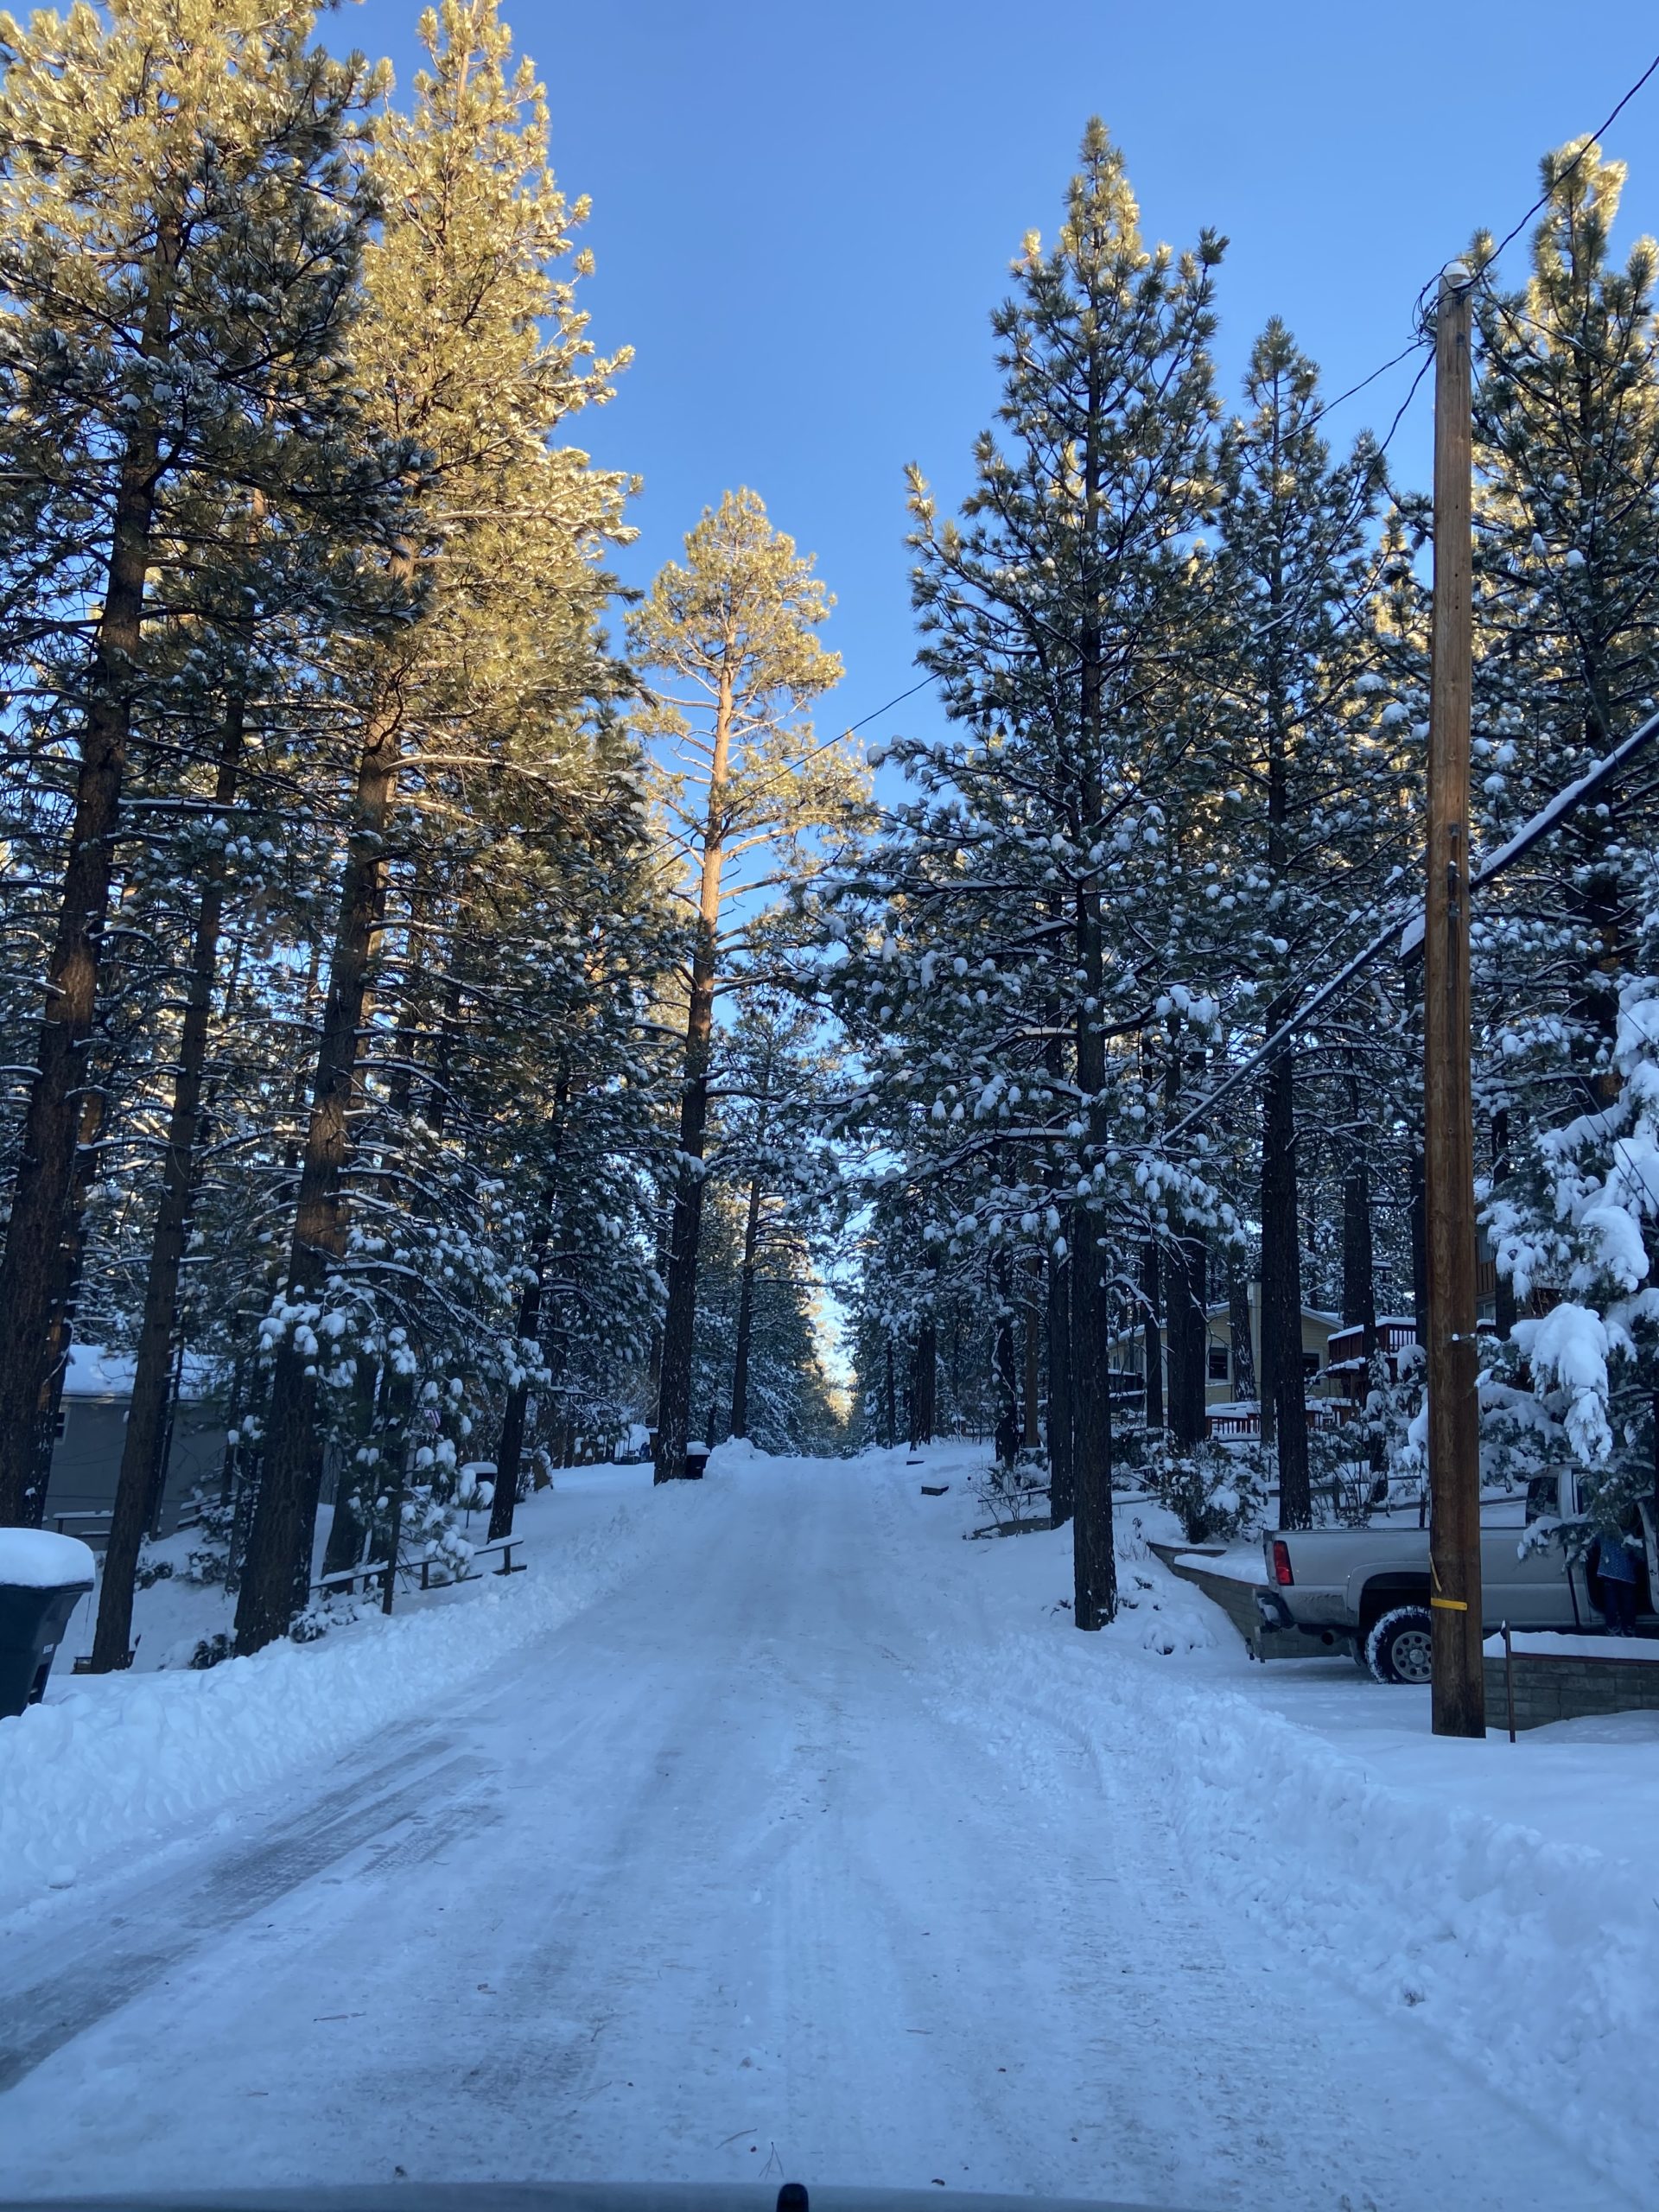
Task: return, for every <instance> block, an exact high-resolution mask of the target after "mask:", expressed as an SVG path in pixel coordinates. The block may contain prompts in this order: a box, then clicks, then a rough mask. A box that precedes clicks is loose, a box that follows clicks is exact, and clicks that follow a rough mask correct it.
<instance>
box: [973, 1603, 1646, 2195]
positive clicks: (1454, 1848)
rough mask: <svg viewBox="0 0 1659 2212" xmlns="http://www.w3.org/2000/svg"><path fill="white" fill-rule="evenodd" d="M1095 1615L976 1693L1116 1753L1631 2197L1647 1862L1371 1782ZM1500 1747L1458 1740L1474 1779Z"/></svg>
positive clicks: (1338, 1973)
mask: <svg viewBox="0 0 1659 2212" xmlns="http://www.w3.org/2000/svg"><path fill="white" fill-rule="evenodd" d="M1108 1634H1109V1638H1110V1639H1111V1640H1110V1641H1109V1642H1107V1643H1105V1646H1104V1648H1103V1649H1102V1648H1100V1647H1096V1650H1094V1651H1077V1650H1074V1649H1069V1648H1068V1647H1067V1646H1066V1645H1065V1644H1064V1643H1058V1640H1057V1639H1056V1638H1055V1637H1043V1638H1039V1637H1023V1638H1020V1639H1019V1640H1018V1642H1016V1643H1011V1644H1009V1645H1006V1646H1003V1647H1002V1648H1001V1649H1000V1650H999V1651H998V1652H997V1653H996V1654H995V1656H994V1657H993V1658H992V1659H990V1660H989V1661H988V1662H982V1663H987V1664H988V1667H989V1669H990V1673H989V1675H988V1677H987V1679H985V1680H982V1681H976V1683H975V1685H974V1688H973V1691H972V1696H973V1703H974V1709H976V1710H978V1711H983V1710H985V1709H986V1707H987V1705H988V1702H989V1701H990V1700H991V1699H992V1697H993V1696H996V1697H998V1698H1000V1700H1001V1701H1002V1702H1003V1703H1004V1704H1005V1706H1006V1705H1007V1704H1018V1705H1027V1706H1028V1707H1032V1708H1034V1709H1035V1710H1036V1711H1037V1712H1038V1713H1040V1714H1041V1715H1042V1717H1043V1718H1044V1719H1046V1720H1047V1721H1048V1722H1050V1723H1052V1725H1054V1726H1058V1727H1060V1728H1062V1729H1065V1730H1066V1731H1067V1732H1071V1733H1072V1734H1073V1735H1081V1736H1082V1738H1084V1741H1085V1743H1086V1744H1087V1745H1088V1747H1089V1749H1090V1752H1091V1754H1092V1755H1093V1758H1094V1760H1095V1763H1096V1770H1097V1772H1098V1773H1099V1776H1100V1781H1101V1787H1102V1789H1103V1790H1105V1791H1111V1790H1113V1789H1116V1788H1117V1787H1118V1786H1119V1784H1118V1783H1117V1782H1116V1779H1115V1777H1118V1776H1121V1775H1122V1772H1123V1770H1124V1768H1125V1766H1126V1764H1128V1765H1132V1766H1133V1768H1134V1769H1135V1770H1137V1772H1138V1776H1139V1777H1140V1778H1141V1780H1142V1781H1143V1782H1145V1783H1150V1785H1151V1787H1152V1788H1153V1789H1154V1792H1155V1794H1157V1795H1158V1796H1159V1797H1160V1799H1161V1800H1162V1802H1166V1803H1167V1805H1168V1806H1169V1808H1170V1810H1171V1813H1172V1815H1173V1821H1174V1823H1175V1826H1176V1829H1177V1832H1178V1834H1179V1837H1180V1839H1181V1842H1182V1845H1183V1847H1184V1849H1185V1853H1186V1854H1187V1856H1188V1859H1189V1863H1190V1866H1191V1869H1192V1878H1193V1880H1194V1883H1195V1885H1201V1887H1202V1889H1203V1890H1204V1891H1205V1893H1206V1894H1208V1895H1210V1896H1218V1897H1222V1898H1223V1899H1224V1900H1226V1901H1228V1902H1230V1904H1233V1905H1234V1906H1235V1907H1236V1908H1237V1909H1238V1910H1241V1911H1243V1913H1245V1914H1246V1915H1247V1916H1249V1917H1250V1918H1252V1919H1254V1920H1255V1921H1257V1922H1259V1923H1263V1924H1265V1925H1266V1926H1267V1927H1268V1929H1270V1930H1271V1931H1272V1933H1273V1935H1274V1939H1275V1940H1276V1941H1277V1942H1281V1943H1282V1944H1283V1945H1285V1946H1287V1948H1294V1949H1295V1950H1296V1951H1297V1952H1299V1953H1300V1954H1301V1955H1305V1956H1306V1957H1308V1958H1310V1959H1312V1960H1313V1961H1314V1962H1315V1963H1316V1964H1317V1965H1322V1966H1323V1967H1325V1968H1326V1969H1327V1970H1328V1971H1329V1973H1330V1974H1331V1975H1332V1978H1333V1979H1334V1980H1337V1981H1338V1982H1339V1983H1342V1984H1344V1985H1345V1986H1348V1987H1350V1988H1351V1989H1352V1990H1354V1991H1355V1992H1356V1993H1357V1994H1358V1995H1359V1996H1360V1997H1361V1998H1362V1999H1365V2000H1367V2001H1369V2002H1370V2003H1372V2004H1375V2005H1381V2006H1389V2007H1392V2006H1397V2005H1403V2006H1408V2007H1411V2008H1413V2009H1414V2011H1416V2010H1420V2011H1421V2019H1422V2022H1423V2024H1424V2025H1425V2026H1427V2028H1429V2029H1430V2030H1431V2031H1432V2032H1433V2033H1434V2034H1435V2035H1437V2036H1439V2037H1441V2038H1443V2039H1444V2041H1445V2043H1446V2044H1447V2045H1449V2046H1450V2047H1451V2048H1452V2050H1455V2051H1456V2052H1458V2054H1459V2056H1462V2057H1463V2058H1464V2059H1465V2060H1466V2061H1467V2062H1468V2063H1470V2064H1471V2065H1472V2066H1474V2067H1475V2068H1477V2069H1478V2070H1479V2071H1480V2072H1481V2073H1482V2074H1484V2075H1485V2076H1487V2077H1488V2078H1489V2079H1490V2080H1491V2081H1492V2082H1494V2083H1495V2084H1496V2085H1497V2087H1498V2088H1500V2089H1502V2090H1503V2093H1504V2094H1508V2095H1510V2096H1514V2097H1516V2098H1517V2099H1519V2100H1520V2101H1522V2102H1523V2103H1525V2104H1527V2105H1529V2106H1532V2107H1535V2108H1536V2109H1539V2110H1548V2111H1549V2112H1551V2113H1552V2115H1553V2117H1554V2120H1555V2122H1556V2124H1558V2125H1559V2126H1560V2127H1561V2129H1562V2131H1563V2132H1564V2133H1566V2134H1567V2136H1568V2137H1569V2139H1573V2140H1575V2141H1578V2142H1580V2143H1584V2144H1586V2145H1593V2155H1594V2156H1595V2157H1596V2158H1598V2160H1599V2162H1600V2163H1602V2164H1605V2167H1606V2168H1607V2170H1608V2171H1609V2172H1610V2174H1611V2176H1612V2177H1614V2178H1615V2179H1617V2180H1618V2181H1620V2182H1622V2183H1624V2185H1625V2186H1626V2187H1627V2188H1629V2189H1630V2190H1631V2191H1632V2192H1633V2195H1634V2197H1635V2199H1636V2200H1637V2201H1638V2202H1646V2201H1648V2197H1649V2192H1650V2190H1651V2188H1652V2181H1653V2173H1654V2169H1655V2164H1656V2160H1659V2116H1656V2113H1655V2109H1654V2105H1653V2101H1652V2082H1651V2073H1652V2063H1651V2061H1652V2050H1653V2046H1654V2037H1655V2031H1656V2026H1659V1913H1656V1911H1655V1910H1654V1905H1653V1898H1652V1883H1651V1881H1650V1880H1644V1879H1643V1878H1642V1876H1641V1874H1640V1872H1639V1869H1638V1868H1637V1867H1635V1866H1624V1865H1623V1864H1621V1863H1620V1862H1618V1861H1617V1860H1614V1859H1609V1858H1606V1857H1605V1856H1603V1855H1602V1854H1601V1853H1599V1852H1595V1851H1592V1850H1588V1849H1584V1848H1576V1847H1572V1846H1569V1845H1566V1844H1560V1843H1552V1842H1549V1841H1548V1840H1545V1839H1544V1838H1543V1837H1542V1836H1541V1835H1539V1834H1537V1833H1536V1832H1535V1830H1533V1829H1530V1828H1527V1827H1520V1826H1516V1825H1512V1824H1510V1823H1508V1822H1504V1821H1497V1820H1493V1819H1491V1818H1489V1817H1487V1816H1485V1815H1482V1814H1480V1813H1478V1812H1472V1811H1466V1810H1463V1809H1459V1808H1452V1807H1448V1806H1446V1805H1445V1804H1441V1803H1438V1802H1435V1801H1434V1800H1433V1799H1432V1798H1429V1797H1427V1796H1415V1795H1413V1794H1411V1793H1409V1792H1407V1791H1402V1790H1401V1789H1396V1788H1392V1787H1389V1786H1388V1785H1387V1784H1385V1783H1383V1782H1382V1781H1381V1780H1380V1779H1379V1778H1378V1777H1376V1775H1375V1774H1374V1773H1372V1772H1371V1771H1370V1770H1368V1769H1367V1768H1366V1767H1365V1766H1364V1765H1363V1764H1361V1762H1360V1761H1358V1760H1357V1759H1355V1758H1349V1757H1347V1756H1346V1755H1345V1754H1344V1753H1343V1752H1341V1751H1337V1750H1334V1749H1333V1748H1332V1746H1331V1745H1329V1744H1328V1743H1326V1742H1325V1740H1324V1739H1323V1738H1320V1737H1318V1736H1316V1735H1314V1734H1313V1733H1312V1732H1309V1731H1308V1730H1306V1729H1303V1728H1300V1727H1298V1726H1295V1725H1294V1723H1293V1722H1290V1721H1288V1720H1286V1719H1281V1717H1280V1716H1279V1715H1277V1714H1275V1713H1269V1712H1265V1711H1263V1710H1262V1708H1261V1707H1259V1706H1256V1705H1254V1704H1252V1703H1250V1702H1249V1700H1246V1699H1245V1698H1243V1697H1240V1696H1238V1695H1237V1694H1234V1693H1232V1692H1230V1691H1226V1690H1223V1689H1221V1688H1218V1687H1217V1686H1216V1685H1215V1684H1214V1683H1213V1682H1206V1683H1204V1684H1203V1685H1201V1686H1200V1685H1199V1684H1198V1683H1195V1682H1193V1681H1192V1679H1191V1678H1190V1677H1188V1678H1187V1679H1186V1680H1185V1681H1184V1680H1183V1679H1182V1678H1181V1677H1180V1676H1179V1675H1172V1674H1169V1673H1167V1672H1166V1671H1165V1670H1164V1669H1162V1668H1161V1667H1160V1666H1158V1665H1155V1664H1154V1663H1151V1662H1148V1661H1147V1660H1146V1659H1145V1658H1143V1657H1141V1656H1139V1654H1138V1653H1137V1652H1135V1650H1134V1649H1133V1648H1132V1647H1131V1646H1130V1645H1129V1643H1128V1637H1125V1638H1124V1639H1123V1641H1122V1642H1119V1641H1117V1639H1116V1636H1115V1634H1114V1632H1112V1631H1109V1632H1108ZM1596 1641H1597V1642H1598V1643H1602V1642H1603V1640H1602V1639H1597V1640H1596ZM1604 1648H1605V1643H1604ZM972 1671H973V1673H974V1674H976V1675H977V1674H978V1671H979V1668H978V1665H977V1664H976V1666H975V1667H974V1668H973V1669H972ZM993 1685H995V1688H994V1687H993ZM1509 1751H1510V1746H1509V1745H1507V1744H1506V1743H1503V1741H1502V1740H1501V1739H1500V1738H1496V1737H1495V1738H1491V1740H1489V1741H1488V1742H1487V1743H1486V1744H1485V1745H1466V1746H1465V1745H1459V1746H1457V1747H1456V1754H1455V1755H1456V1756H1457V1757H1459V1758H1466V1759H1467V1760H1468V1761H1469V1762H1470V1764H1471V1785H1472V1786H1474V1787H1476V1788H1478V1779H1479V1770H1480V1766H1481V1763H1482V1762H1483V1761H1486V1760H1491V1759H1497V1758H1503V1757H1504V1756H1505V1755H1506V1754H1508V1753H1509Z"/></svg>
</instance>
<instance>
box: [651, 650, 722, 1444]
mask: <svg viewBox="0 0 1659 2212" xmlns="http://www.w3.org/2000/svg"><path fill="white" fill-rule="evenodd" d="M733 706H734V699H733V691H732V671H731V668H730V665H729V664H722V666H721V672H720V692H719V696H718V699H717V701H716V703H715V741H714V747H713V751H712V754H711V757H710V760H709V810H708V813H707V815H706V817H704V824H703V844H702V872H701V875H700V879H699V881H698V886H697V933H696V946H695V949H694V950H693V952H692V956H691V996H690V1005H689V1006H688V1007H687V1010H686V1020H685V1086H684V1090H683V1093H682V1095H681V1099H680V1151H679V1172H678V1175H677V1179H676V1182H675V1188H674V1218H673V1222H672V1224H671V1227H670V1230H669V1245H668V1311H667V1313H665V1314H664V1317H663V1364H662V1376H661V1380H660V1382H659V1383H658V1393H657V1438H656V1447H655V1466H654V1469H653V1479H654V1480H655V1481H657V1482H659V1483H665V1482H674V1481H677V1480H678V1479H679V1478H681V1477H683V1475H684V1473H685V1447H686V1444H687V1442H688V1440H690V1433H691V1431H690V1420H691V1353H692V1340H693V1337H694V1334H695V1332H696V1319H697V1254H698V1248H699V1246H700V1244H701V1243H702V1196H703V1170H702V1149H703V1144H704V1141H705V1139H706V1137H707V1134H708V1128H709V1058H710V1054H711V1051H712V1047H713V1042H714V1031H715V982H716V980H717V979H716V972H715V971H716V967H717V963H718V957H719V944H720V879H721V870H722V868H724V865H725V859H726V844H725V839H726V831H725V819H724V810H725V803H726V785H727V782H728V779H729V776H730V773H731V752H732V712H733Z"/></svg>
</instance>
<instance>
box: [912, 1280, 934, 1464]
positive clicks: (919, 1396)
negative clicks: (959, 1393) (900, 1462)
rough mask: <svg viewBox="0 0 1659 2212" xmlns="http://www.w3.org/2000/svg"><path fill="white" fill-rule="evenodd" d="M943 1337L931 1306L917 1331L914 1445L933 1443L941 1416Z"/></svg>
mask: <svg viewBox="0 0 1659 2212" xmlns="http://www.w3.org/2000/svg"><path fill="white" fill-rule="evenodd" d="M938 1379H939V1337H938V1325H937V1324H936V1322H935V1320H934V1318H933V1309H932V1307H931V1305H930V1306H929V1307H928V1310H927V1311H926V1313H924V1314H923V1316H922V1319H921V1322H920V1325H918V1328H917V1331H916V1357H915V1361H914V1364H913V1366H912V1381H911V1386H910V1425H911V1444H912V1447H914V1446H916V1445H918V1444H931V1442H932V1441H933V1425H934V1422H935V1421H937V1419H938Z"/></svg>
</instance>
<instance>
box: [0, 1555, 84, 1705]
mask: <svg viewBox="0 0 1659 2212" xmlns="http://www.w3.org/2000/svg"><path fill="white" fill-rule="evenodd" d="M93 1580H94V1566H93V1560H92V1553H91V1552H90V1551H89V1550H88V1549H87V1548H86V1545H85V1544H83V1543H82V1542H81V1541H80V1539H79V1537H78V1536H60V1535H55V1534H54V1532H53V1531H52V1530H51V1529H0V1719H10V1718H11V1717H12V1716H13V1715H15V1714H16V1713H22V1711H23V1710H24V1708H25V1707H28V1706H31V1705H38V1704H39V1703H40V1701H41V1698H43V1697H44V1696H45V1694H46V1680H47V1676H48V1675H49V1674H50V1673H51V1672H52V1661H53V1657H54V1654H55V1653H56V1651H57V1648H58V1645H59V1643H60V1642H61V1640H62V1637H63V1632H64V1630H65V1629H67V1627H68V1625H69V1616H70V1614H71V1613H73V1611H74V1610H75V1607H76V1605H78V1604H79V1601H80V1599H82V1598H84V1597H85V1596H86V1592H88V1591H89V1590H90V1589H91V1588H92V1583H93Z"/></svg>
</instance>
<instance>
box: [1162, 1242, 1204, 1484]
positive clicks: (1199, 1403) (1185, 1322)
mask: <svg viewBox="0 0 1659 2212" xmlns="http://www.w3.org/2000/svg"><path fill="white" fill-rule="evenodd" d="M1207 1290H1208V1266H1207V1259H1206V1255H1205V1248H1204V1240H1203V1238H1202V1237H1201V1236H1190V1235H1188V1236H1179V1237H1177V1239H1176V1240H1175V1242H1174V1243H1173V1245H1171V1247H1170V1248H1169V1249H1168V1251H1167V1252H1166V1255H1165V1261H1164V1313H1165V1320H1164V1333H1165V1336H1166V1339H1167V1342H1168V1344H1169V1433H1170V1438H1171V1440H1172V1442H1173V1443H1174V1444H1175V1445H1176V1446H1178V1447H1179V1448H1180V1449H1182V1450H1185V1451H1191V1450H1192V1449H1193V1447H1194V1446H1197V1445H1199V1444H1202V1443H1203V1442H1204V1440H1205V1436H1206V1435H1207V1434H1208V1433H1209V1425H1208V1423H1207V1421H1206V1420H1205V1409H1204V1402H1205V1380H1206V1361H1207V1357H1208V1351H1209V1337H1210V1330H1209V1323H1208V1319H1207V1314H1206V1306H1205V1299H1206V1293H1207Z"/></svg>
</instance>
